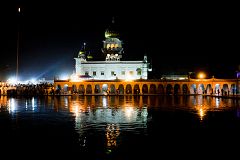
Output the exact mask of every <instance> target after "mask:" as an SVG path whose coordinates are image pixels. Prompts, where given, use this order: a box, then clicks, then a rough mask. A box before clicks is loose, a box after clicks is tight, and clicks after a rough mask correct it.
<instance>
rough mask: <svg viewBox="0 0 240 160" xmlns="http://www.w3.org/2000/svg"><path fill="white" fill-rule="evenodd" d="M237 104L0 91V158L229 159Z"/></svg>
mask: <svg viewBox="0 0 240 160" xmlns="http://www.w3.org/2000/svg"><path fill="white" fill-rule="evenodd" d="M239 102H240V100H237V99H222V98H215V97H203V96H186V97H184V96H179V97H174V96H59V97H50V96H49V97H42V98H39V97H31V98H24V97H17V98H10V97H6V96H2V97H1V100H0V104H1V108H0V136H1V137H0V142H1V143H0V145H1V155H0V156H2V157H4V155H6V156H7V157H11V156H12V155H13V156H14V155H15V156H16V155H17V157H23V158H26V157H30V158H38V157H42V158H44V157H49V156H53V157H54V158H61V157H62V156H67V157H68V159H73V157H77V159H98V160H103V159H163V158H164V159H171V158H174V159H176V158H175V157H177V158H190V159H191V158H193V159H195V158H209V157H213V158H216V157H221V156H222V155H227V156H228V158H229V157H235V156H238V154H239V153H238V151H239V149H240V147H239V144H240V143H239V142H240V132H239V129H240V107H239ZM32 154H33V155H34V156H33V157H32V156H30V155H32ZM74 159H76V158H74Z"/></svg>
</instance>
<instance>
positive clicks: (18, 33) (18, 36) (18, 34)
mask: <svg viewBox="0 0 240 160" xmlns="http://www.w3.org/2000/svg"><path fill="white" fill-rule="evenodd" d="M20 13H21V8H20V7H19V8H18V17H19V16H20ZM19 39H20V31H19V21H18V28H17V64H16V82H18V61H19V60H18V56H19Z"/></svg>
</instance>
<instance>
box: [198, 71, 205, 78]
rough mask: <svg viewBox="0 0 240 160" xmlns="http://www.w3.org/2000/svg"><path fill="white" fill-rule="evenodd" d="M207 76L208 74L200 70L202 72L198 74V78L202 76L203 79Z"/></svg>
mask: <svg viewBox="0 0 240 160" xmlns="http://www.w3.org/2000/svg"><path fill="white" fill-rule="evenodd" d="M205 77H206V74H205V73H203V72H200V73H199V74H198V78H200V79H203V78H205Z"/></svg>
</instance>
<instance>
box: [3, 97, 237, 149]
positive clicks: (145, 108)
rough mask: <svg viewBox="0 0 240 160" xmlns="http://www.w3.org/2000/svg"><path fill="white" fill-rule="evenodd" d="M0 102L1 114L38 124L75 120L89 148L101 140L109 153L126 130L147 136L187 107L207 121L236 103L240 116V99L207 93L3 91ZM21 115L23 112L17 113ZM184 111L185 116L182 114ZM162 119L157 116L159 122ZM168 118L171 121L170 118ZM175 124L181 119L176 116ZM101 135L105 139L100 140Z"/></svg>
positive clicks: (78, 132) (83, 142)
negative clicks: (20, 93) (14, 94)
mask: <svg viewBox="0 0 240 160" xmlns="http://www.w3.org/2000/svg"><path fill="white" fill-rule="evenodd" d="M0 106H1V109H0V113H1V115H2V114H5V113H6V114H8V115H9V117H10V119H20V120H21V119H27V118H30V120H31V123H30V124H31V125H34V123H32V121H33V120H36V122H35V123H36V124H37V125H39V126H41V125H42V124H41V123H42V122H44V124H43V126H44V125H45V124H47V125H50V126H51V125H53V126H54V127H56V126H55V125H59V122H61V123H64V124H65V122H69V123H68V124H67V126H69V125H70V126H71V125H73V126H74V127H73V130H74V132H75V133H77V134H78V141H79V145H80V146H81V147H83V148H89V147H90V146H92V144H93V143H97V142H99V144H103V145H104V146H97V147H99V148H101V147H103V148H107V149H108V151H109V152H111V151H112V150H114V149H116V148H118V147H119V145H120V144H121V143H122V141H123V139H124V137H125V136H126V135H129V134H133V135H135V134H136V135H137V134H138V135H144V134H146V135H147V134H148V131H147V129H148V128H149V124H151V123H155V122H157V125H156V126H157V127H160V126H161V125H162V126H164V125H165V124H164V125H163V123H166V125H169V124H170V125H172V123H171V122H172V121H173V120H172V119H174V117H171V114H168V113H169V112H171V113H178V111H179V110H180V111H184V113H188V114H191V115H193V117H194V118H196V119H197V121H200V122H203V121H205V120H206V119H207V118H206V117H207V116H208V114H209V112H219V111H220V112H221V111H225V110H229V109H233V108H234V107H235V108H237V109H236V111H235V113H236V114H235V116H236V117H238V118H239V117H240V116H239V115H240V111H239V100H238V99H222V98H215V97H205V96H202V95H200V96H55V97H51V96H48V97H43V98H39V97H31V98H10V97H7V96H1V99H0ZM155 111H158V112H155ZM36 113H37V116H29V115H36ZM181 113H182V112H181ZM17 114H18V116H15V115H17ZM165 115H167V116H165ZM168 115H170V118H169V117H168ZM175 115H176V114H175ZM153 116H155V117H153ZM182 116H185V115H184V114H182ZM152 117H153V118H152ZM179 117H180V116H179ZM179 117H178V118H179ZM0 118H1V117H0ZM156 119H157V121H155V122H153V121H154V120H156ZM176 119H177V118H176ZM182 119H184V118H182ZM38 120H39V121H38ZM177 120H179V119H177ZM167 121H171V122H169V123H167ZM20 122H21V121H20ZM184 122H185V121H184ZM186 122H188V121H186ZM205 122H206V121H205ZM23 123H24V122H22V124H23ZM174 123H177V122H176V121H174ZM19 124H21V123H19ZM206 124H207V122H206ZM16 125H18V124H16ZM28 125H29V124H28ZM36 128H38V126H37V127H36ZM60 128H61V127H60ZM66 128H67V127H66ZM60 131H61V130H60ZM66 132H67V131H66ZM55 135H56V134H55ZM94 138H95V139H94ZM100 140H102V141H104V142H100Z"/></svg>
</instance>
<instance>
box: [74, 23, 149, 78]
mask: <svg viewBox="0 0 240 160" xmlns="http://www.w3.org/2000/svg"><path fill="white" fill-rule="evenodd" d="M85 45H86V44H85V43H84V46H83V47H82V49H81V50H80V52H79V54H78V57H77V58H75V61H76V64H75V69H76V73H75V74H74V75H72V79H74V80H77V79H79V78H80V79H81V78H87V79H97V80H112V79H133V80H134V79H147V78H148V71H151V69H150V68H149V63H148V61H147V56H144V58H143V60H141V61H122V60H121V58H122V56H123V47H122V41H121V40H120V39H119V33H118V32H117V31H116V28H115V23H114V21H112V24H111V26H110V27H109V28H108V29H107V30H106V31H105V41H103V48H102V52H103V54H104V56H105V61H93V60H92V56H90V55H89V54H88V53H87V50H86V46H85Z"/></svg>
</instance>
